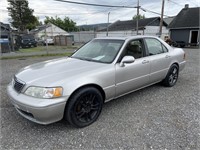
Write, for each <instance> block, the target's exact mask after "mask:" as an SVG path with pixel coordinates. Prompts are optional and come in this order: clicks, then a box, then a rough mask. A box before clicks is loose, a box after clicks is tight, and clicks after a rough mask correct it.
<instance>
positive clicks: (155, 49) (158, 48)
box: [145, 38, 168, 55]
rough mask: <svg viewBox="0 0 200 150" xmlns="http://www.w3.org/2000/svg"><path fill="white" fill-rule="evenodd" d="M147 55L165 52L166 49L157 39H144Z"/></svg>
mask: <svg viewBox="0 0 200 150" xmlns="http://www.w3.org/2000/svg"><path fill="white" fill-rule="evenodd" d="M145 41H146V44H147V48H148V51H149V55H156V54H161V53H165V52H167V51H168V50H167V48H166V47H165V46H164V45H163V44H162V43H161V42H159V41H158V40H157V39H153V38H149V39H145Z"/></svg>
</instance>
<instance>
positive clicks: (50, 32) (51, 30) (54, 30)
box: [30, 23, 70, 40]
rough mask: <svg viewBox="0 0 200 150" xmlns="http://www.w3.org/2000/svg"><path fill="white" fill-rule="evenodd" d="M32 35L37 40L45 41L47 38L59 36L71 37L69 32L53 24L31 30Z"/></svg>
mask: <svg viewBox="0 0 200 150" xmlns="http://www.w3.org/2000/svg"><path fill="white" fill-rule="evenodd" d="M30 34H34V36H35V38H37V39H43V40H44V39H45V37H50V38H54V37H55V36H58V35H70V34H69V33H68V32H66V31H65V30H63V29H61V28H59V27H58V26H56V25H54V24H52V23H49V24H47V25H42V26H38V27H37V28H36V29H33V30H31V31H30Z"/></svg>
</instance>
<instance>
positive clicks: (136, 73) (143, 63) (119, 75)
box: [116, 39, 150, 96]
mask: <svg viewBox="0 0 200 150" xmlns="http://www.w3.org/2000/svg"><path fill="white" fill-rule="evenodd" d="M123 56H133V57H134V58H135V62H133V63H130V64H125V65H124V66H123V67H121V66H120V65H119V63H117V64H116V96H121V95H123V94H126V93H129V92H131V91H134V90H136V89H138V88H141V87H143V86H145V85H147V84H148V83H149V73H150V61H149V58H148V57H145V47H144V44H143V40H142V39H138V40H132V41H130V42H129V43H128V44H127V46H126V48H125V50H124V53H123ZM123 56H122V57H123Z"/></svg>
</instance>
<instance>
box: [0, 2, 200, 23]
mask: <svg viewBox="0 0 200 150" xmlns="http://www.w3.org/2000/svg"><path fill="white" fill-rule="evenodd" d="M28 1H29V7H30V8H32V9H34V15H35V16H38V17H39V18H40V21H43V20H44V18H45V16H53V17H55V16H56V15H57V16H58V17H61V18H63V17H64V16H67V17H69V18H70V19H72V20H73V21H75V22H76V23H77V25H82V24H96V23H105V22H107V20H108V13H109V12H110V22H115V21H117V20H130V19H131V18H132V17H133V16H134V15H136V9H134V8H131V9H130V8H105V7H94V6H84V5H77V4H70V3H63V2H58V1H54V0H28ZM69 1H75V2H84V3H93V4H104V5H120V6H137V0H69ZM139 1H140V6H141V7H142V8H144V9H147V10H151V11H154V12H157V13H160V12H161V5H162V0H139ZM0 4H1V5H0V21H1V22H4V23H9V18H10V17H9V16H8V12H7V7H8V3H7V0H0ZM185 4H189V7H200V0H165V9H164V14H165V15H166V16H175V15H177V14H178V13H179V11H180V10H181V9H182V8H183V7H184V6H185ZM140 14H142V15H143V14H144V15H145V17H146V18H148V17H157V16H159V15H157V14H154V13H150V12H148V11H146V12H144V11H142V10H140Z"/></svg>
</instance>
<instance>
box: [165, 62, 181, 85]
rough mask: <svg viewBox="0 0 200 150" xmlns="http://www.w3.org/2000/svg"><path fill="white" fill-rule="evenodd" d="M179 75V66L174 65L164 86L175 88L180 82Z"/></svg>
mask: <svg viewBox="0 0 200 150" xmlns="http://www.w3.org/2000/svg"><path fill="white" fill-rule="evenodd" d="M178 73H179V70H178V66H177V65H176V64H173V65H172V66H171V67H170V69H169V71H168V73H167V76H166V77H165V79H164V80H163V84H164V85H165V86H167V87H172V86H174V85H175V84H176V82H177V80H178Z"/></svg>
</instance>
